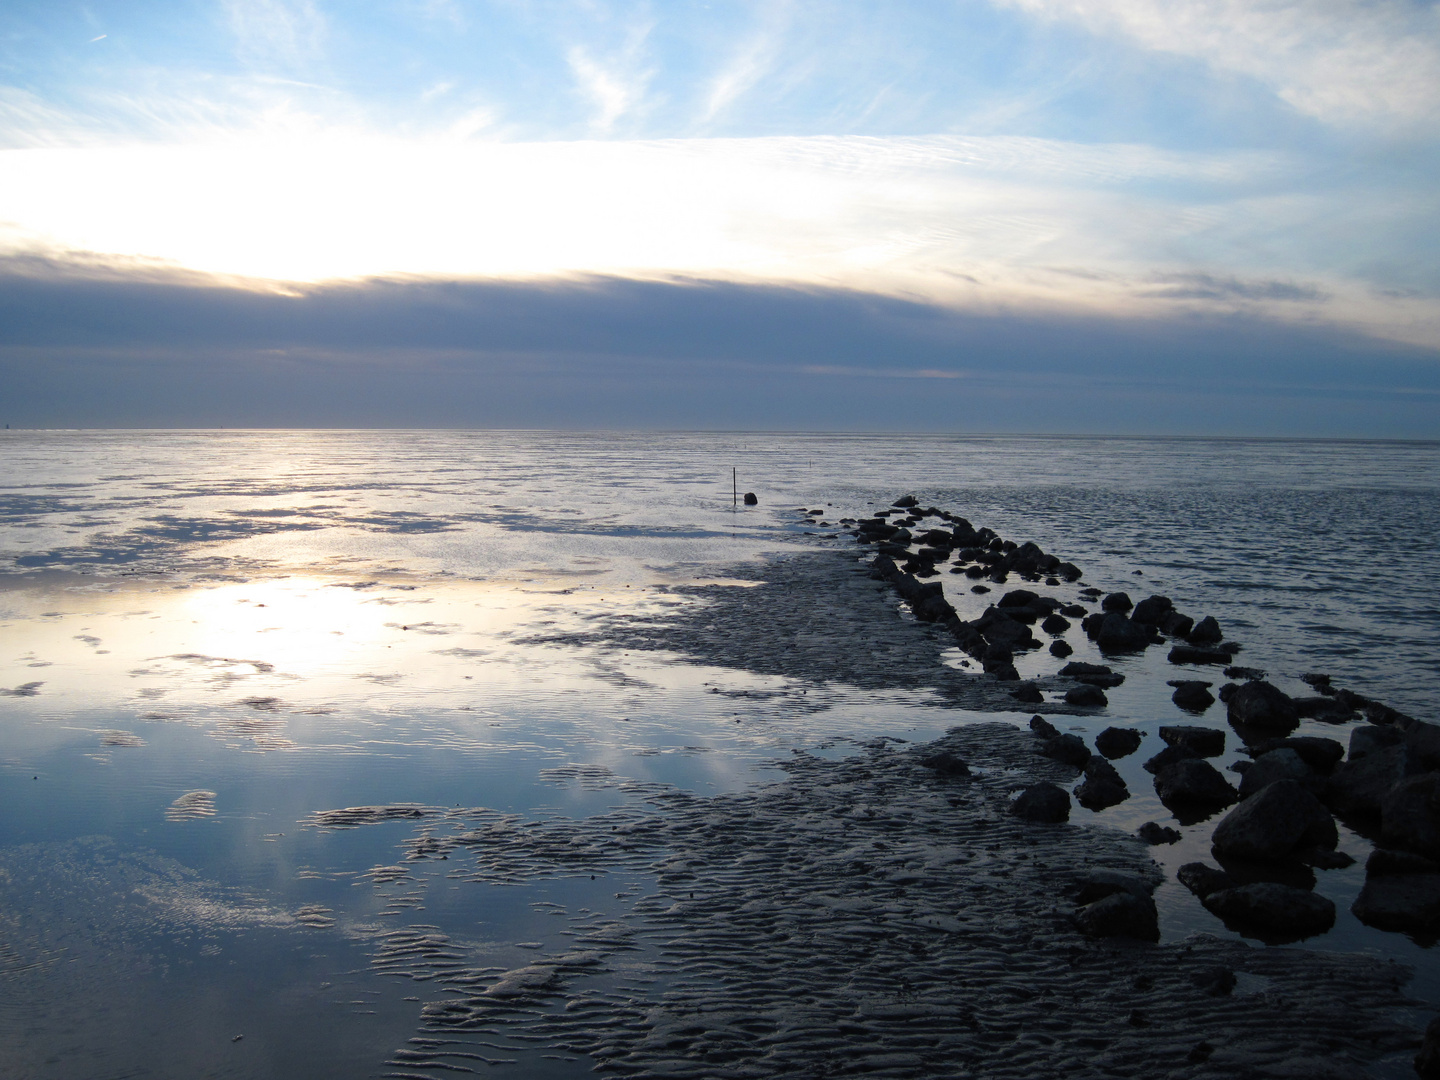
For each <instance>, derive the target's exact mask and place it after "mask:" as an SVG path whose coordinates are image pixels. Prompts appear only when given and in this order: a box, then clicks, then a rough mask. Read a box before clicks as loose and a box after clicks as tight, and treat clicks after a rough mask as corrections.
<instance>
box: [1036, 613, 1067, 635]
mask: <svg viewBox="0 0 1440 1080" xmlns="http://www.w3.org/2000/svg"><path fill="white" fill-rule="evenodd" d="M1040 629H1041V630H1044V631H1045V633H1047V634H1063V633H1064V632H1065V631H1066V630H1069V629H1070V620H1069V619H1067V618H1065V616H1063V615H1061V614H1059V613H1058V612H1054V611H1052V612H1051V613H1050V614H1049V615H1046V616H1045V620H1044V621H1043V622H1042V623H1041V624H1040Z"/></svg>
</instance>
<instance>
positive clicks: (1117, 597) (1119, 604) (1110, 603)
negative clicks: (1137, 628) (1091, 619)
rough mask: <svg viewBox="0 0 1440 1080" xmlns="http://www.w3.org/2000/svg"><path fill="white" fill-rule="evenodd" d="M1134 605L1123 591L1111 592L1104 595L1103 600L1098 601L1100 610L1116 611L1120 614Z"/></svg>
mask: <svg viewBox="0 0 1440 1080" xmlns="http://www.w3.org/2000/svg"><path fill="white" fill-rule="evenodd" d="M1134 606H1135V605H1134V604H1133V603H1131V602H1130V597H1129V596H1127V595H1126V594H1125V593H1123V592H1113V593H1111V594H1110V595H1109V596H1107V597H1105V599H1104V600H1102V601H1100V609H1101V610H1102V611H1118V612H1120V614H1122V615H1123V614H1125V612H1127V611H1129V610H1130V609H1131V608H1132V607H1134Z"/></svg>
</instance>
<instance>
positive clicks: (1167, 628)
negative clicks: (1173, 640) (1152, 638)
mask: <svg viewBox="0 0 1440 1080" xmlns="http://www.w3.org/2000/svg"><path fill="white" fill-rule="evenodd" d="M1194 626H1195V620H1194V619H1192V618H1190V616H1189V615H1181V614H1180V612H1178V611H1169V612H1166V613H1165V615H1164V616H1163V617H1162V618H1161V619H1160V632H1161V633H1162V634H1164V635H1165V636H1166V637H1184V636H1185V635H1186V634H1188V633H1190V631H1191V630H1192V629H1193V628H1194Z"/></svg>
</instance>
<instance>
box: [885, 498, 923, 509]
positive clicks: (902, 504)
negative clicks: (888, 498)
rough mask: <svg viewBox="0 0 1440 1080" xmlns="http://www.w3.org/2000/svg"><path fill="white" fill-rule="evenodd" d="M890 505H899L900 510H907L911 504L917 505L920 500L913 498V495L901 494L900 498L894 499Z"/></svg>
mask: <svg viewBox="0 0 1440 1080" xmlns="http://www.w3.org/2000/svg"><path fill="white" fill-rule="evenodd" d="M890 505H891V506H896V507H899V508H900V509H901V510H908V509H910V507H912V506H919V505H920V500H919V499H917V498H915V496H914V495H901V496H900V498H898V499H896V500H895V501H894V502H893V503H891V504H890Z"/></svg>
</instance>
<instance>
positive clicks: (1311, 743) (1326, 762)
mask: <svg viewBox="0 0 1440 1080" xmlns="http://www.w3.org/2000/svg"><path fill="white" fill-rule="evenodd" d="M1272 750H1294V751H1295V752H1296V753H1297V754H1299V755H1300V759H1301V760H1302V761H1304V762H1305V764H1306V765H1309V766H1310V768H1311V769H1313V770H1314V771H1315V772H1316V773H1317V774H1319V775H1321V776H1328V775H1330V773H1332V772H1334V770H1335V766H1336V765H1338V764H1339V763H1340V759H1341V758H1343V757H1344V756H1345V748H1344V747H1343V746H1341V745H1340V744H1339V743H1338V742H1336V741H1335V740H1334V739H1325V738H1321V737H1320V736H1317V735H1300V736H1292V737H1291V738H1288V739H1262V740H1261V741H1260V742H1258V743H1254V744H1253V745H1251V746H1249V747H1247V748H1246V750H1245V752H1246V753H1247V754H1249V755H1250V756H1251V757H1254V758H1258V757H1260V756H1262V755H1264V754H1268V753H1270V751H1272Z"/></svg>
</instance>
